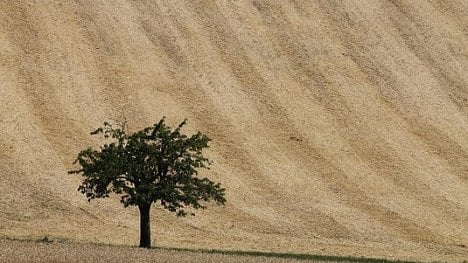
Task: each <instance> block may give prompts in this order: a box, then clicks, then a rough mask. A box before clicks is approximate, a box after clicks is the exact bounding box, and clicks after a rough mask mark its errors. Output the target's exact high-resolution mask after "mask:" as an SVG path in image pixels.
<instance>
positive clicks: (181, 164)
mask: <svg viewBox="0 0 468 263" xmlns="http://www.w3.org/2000/svg"><path fill="white" fill-rule="evenodd" d="M185 124H186V120H184V121H183V122H182V123H181V124H179V125H178V126H177V127H176V128H175V129H172V128H171V127H169V126H167V125H166V124H165V118H162V119H161V120H160V121H159V122H158V123H157V124H154V125H153V126H151V127H147V128H144V129H143V130H140V131H138V132H135V133H132V134H128V131H127V130H128V129H127V126H126V123H125V122H124V123H123V124H120V125H119V127H117V128H114V127H113V125H111V124H110V123H108V122H105V123H104V127H102V128H98V129H97V130H95V131H93V132H92V133H91V134H92V135H98V134H101V135H103V137H104V138H105V139H106V140H107V142H108V143H105V144H104V145H103V146H101V147H100V149H99V150H94V149H92V148H88V149H86V150H83V151H81V152H80V153H79V154H78V157H77V159H76V161H75V163H79V165H80V169H77V170H73V171H69V173H70V174H81V175H82V176H83V177H84V179H83V181H82V183H81V185H80V186H79V188H78V191H80V192H81V193H83V194H84V195H86V197H87V198H88V201H91V200H92V199H95V198H105V197H109V194H110V193H112V192H113V193H115V194H118V195H120V196H121V199H120V201H121V203H122V204H123V205H124V207H128V206H137V207H138V209H139V211H140V247H145V248H150V247H151V229H150V208H151V205H152V204H153V203H159V204H160V205H161V206H162V207H163V208H165V209H167V210H169V211H171V212H174V213H176V214H177V216H186V215H187V214H191V215H194V214H193V213H188V212H187V211H186V210H185V208H187V207H189V208H194V209H199V208H202V209H205V208H206V202H209V201H211V200H214V201H215V202H216V203H217V204H218V205H222V204H224V203H225V201H226V199H225V198H224V192H225V189H224V188H221V185H220V184H219V183H214V182H212V181H210V180H209V179H207V178H199V177H198V176H197V175H198V170H199V169H202V168H206V169H209V166H210V165H211V161H210V160H209V159H208V158H205V157H204V156H203V153H202V151H203V149H204V148H207V147H208V142H209V141H210V139H209V138H208V137H207V136H206V135H204V134H202V133H200V132H198V133H196V134H193V135H191V136H190V137H188V136H186V135H183V134H181V133H180V130H181V128H182V127H183V126H184V125H185Z"/></svg>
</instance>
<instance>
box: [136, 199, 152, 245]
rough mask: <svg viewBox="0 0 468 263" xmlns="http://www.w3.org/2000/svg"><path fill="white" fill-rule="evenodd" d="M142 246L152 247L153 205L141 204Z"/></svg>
mask: <svg viewBox="0 0 468 263" xmlns="http://www.w3.org/2000/svg"><path fill="white" fill-rule="evenodd" d="M138 208H139V209H140V247H144V248H150V247H151V225H150V208H151V205H140V206H138Z"/></svg>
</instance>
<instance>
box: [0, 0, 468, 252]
mask: <svg viewBox="0 0 468 263" xmlns="http://www.w3.org/2000/svg"><path fill="white" fill-rule="evenodd" d="M466 10H468V2H467V1H466V0H449V1H445V0H444V1H443V0H439V1H437V0H427V1H423V0H417V1H403V0H392V1H390V0H387V1H383V0H375V1H330V0H326V1H325V0H310V1H309V0H295V1H293V0H291V1H188V0H187V1H182V0H180V1H179V0H178V1H153V0H114V1H105V0H60V1H59V0H57V1H52V0H43V1H29V0H2V1H0V193H1V199H0V235H4V236H14V237H24V236H25V237H41V236H45V235H49V236H53V237H64V238H69V239H74V240H81V241H95V242H104V243H114V244H136V243H137V239H138V237H137V236H138V213H137V211H136V210H135V209H122V207H121V205H120V204H119V203H118V199H116V198H114V199H110V200H102V201H99V202H94V203H91V204H89V203H87V202H86V200H85V198H84V197H83V196H81V195H80V194H79V193H78V192H77V191H76V188H77V186H78V184H79V180H80V178H79V177H77V176H70V175H67V173H66V171H67V170H69V169H72V168H73V165H72V164H71V163H72V161H73V160H74V158H75V157H76V154H77V153H78V151H79V150H81V149H83V148H85V147H88V146H90V145H94V146H96V145H97V143H98V141H97V140H96V139H94V138H91V137H90V136H89V131H91V130H92V129H94V128H96V127H97V126H98V125H100V124H101V123H102V122H103V121H105V120H107V119H108V118H121V116H122V114H125V115H126V116H127V118H128V119H129V120H130V125H131V128H132V129H136V128H141V127H143V126H146V125H150V124H152V123H154V122H156V121H158V120H159V119H160V118H161V117H162V116H163V115H165V116H167V117H168V120H169V121H170V122H171V123H174V124H175V123H176V122H178V121H181V120H182V119H183V118H188V119H189V126H190V127H189V128H190V129H189V131H195V130H201V131H202V132H205V133H207V134H208V135H209V136H210V137H212V138H213V143H212V145H211V146H212V147H211V148H210V152H209V156H210V158H211V159H213V160H214V161H215V165H214V166H213V169H212V170H211V171H209V172H206V173H204V174H203V175H205V176H208V177H210V178H212V179H213V180H216V181H220V182H222V183H223V185H224V186H225V187H226V188H227V189H228V191H227V199H228V204H227V206H226V207H225V208H215V207H213V208H211V207H210V209H208V210H207V211H203V212H201V213H199V215H198V216H197V217H195V218H187V219H179V218H175V217H173V216H172V215H170V214H169V213H167V212H164V211H162V210H161V209H159V208H155V209H154V210H153V231H154V232H153V233H154V235H153V237H154V242H155V243H156V244H159V245H162V246H169V247H203V248H218V249H249V250H267V251H284V252H288V251H293V252H304V253H314V254H316V253H323V254H339V255H360V256H372V257H391V258H402V259H421V260H448V261H460V260H462V259H466V258H467V257H468V250H467V248H466V247H467V246H468V219H467V218H468V132H467V131H468V74H467V72H468V29H467V26H468V16H467V15H466Z"/></svg>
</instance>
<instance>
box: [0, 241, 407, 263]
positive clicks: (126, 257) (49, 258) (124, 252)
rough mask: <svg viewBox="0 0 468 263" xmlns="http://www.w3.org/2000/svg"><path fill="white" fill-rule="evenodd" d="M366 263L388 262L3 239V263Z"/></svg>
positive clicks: (390, 262) (0, 248)
mask: <svg viewBox="0 0 468 263" xmlns="http://www.w3.org/2000/svg"><path fill="white" fill-rule="evenodd" d="M304 261H308V262H364V263H374V262H375V263H377V262H383V263H394V262H407V263H412V262H409V261H393V260H387V259H375V258H360V257H341V256H324V255H311V254H294V253H274V252H258V251H228V250H205V249H181V248H166V247H155V248H153V249H140V248H137V247H130V246H115V245H104V244H94V243H75V242H70V241H66V240H54V241H52V240H50V239H49V238H43V239H37V240H32V239H12V238H0V262H278V263H279V262H304Z"/></svg>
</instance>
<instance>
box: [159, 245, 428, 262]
mask: <svg viewBox="0 0 468 263" xmlns="http://www.w3.org/2000/svg"><path fill="white" fill-rule="evenodd" d="M154 249H163V250H172V251H181V252H197V253H209V254H223V255H234V256H254V257H275V258H286V259H299V260H316V261H334V262H362V263H420V262H417V261H404V260H390V259H382V258H366V257H353V256H327V255H313V254H297V253H277V252H262V251H241V250H219V249H190V248H173V247H154Z"/></svg>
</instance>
